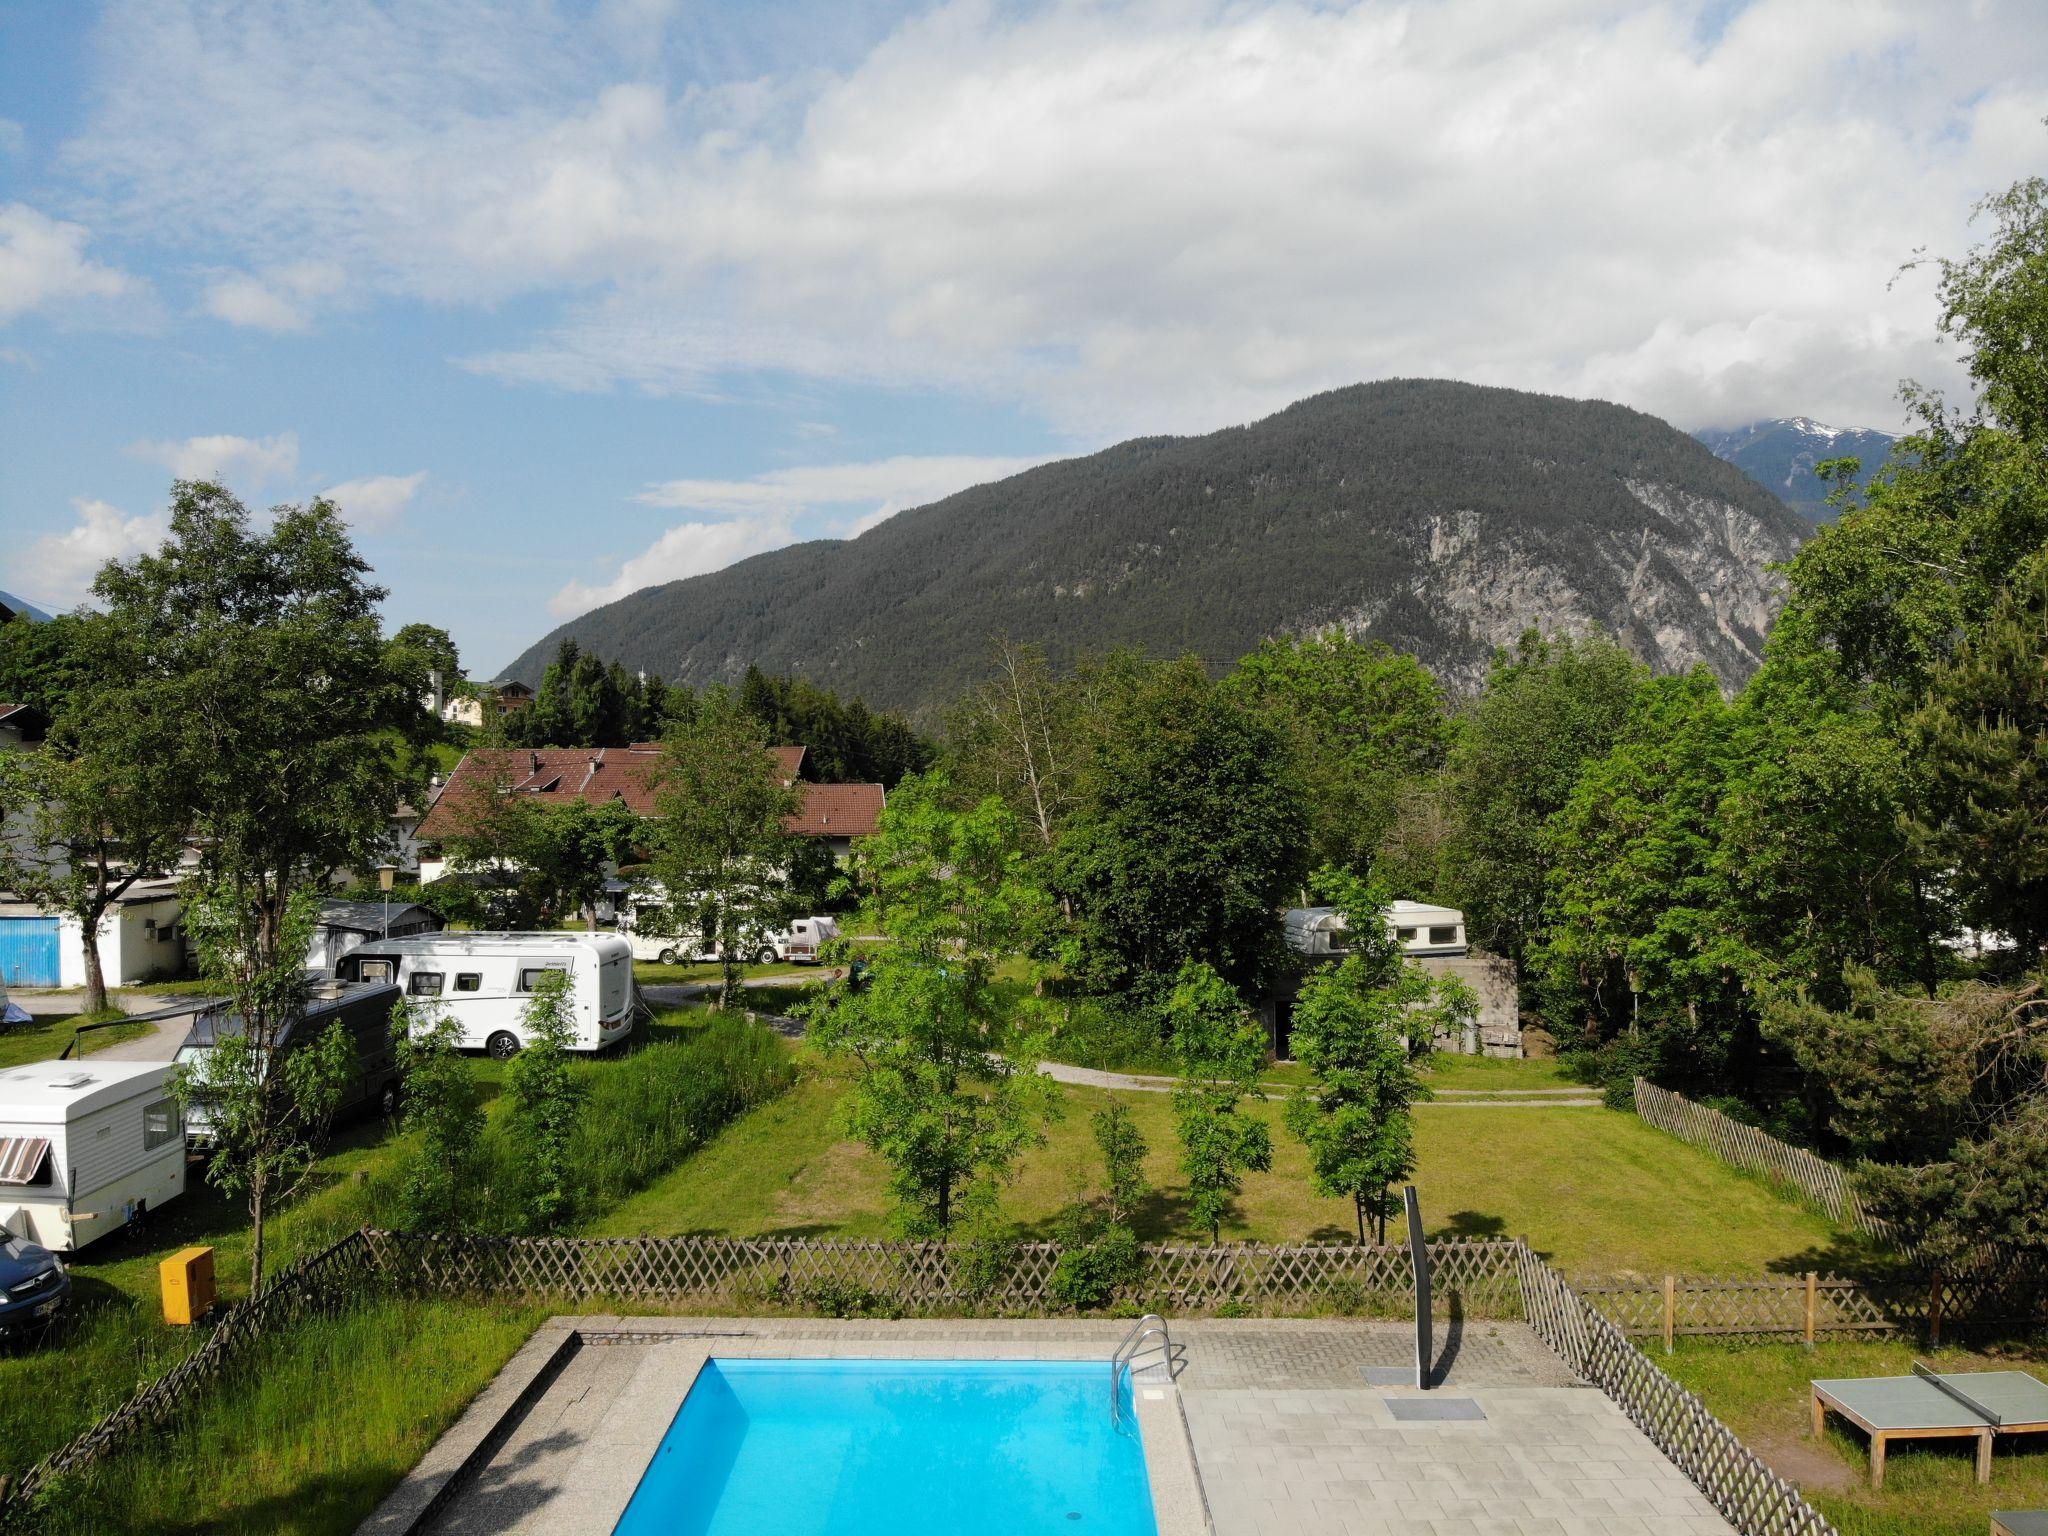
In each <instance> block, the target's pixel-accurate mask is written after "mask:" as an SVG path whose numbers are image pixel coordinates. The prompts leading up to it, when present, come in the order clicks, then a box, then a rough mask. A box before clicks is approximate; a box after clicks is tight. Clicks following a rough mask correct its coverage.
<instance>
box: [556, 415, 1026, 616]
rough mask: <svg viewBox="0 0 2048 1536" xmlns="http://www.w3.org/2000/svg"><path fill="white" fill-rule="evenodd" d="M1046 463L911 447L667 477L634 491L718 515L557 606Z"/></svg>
mask: <svg viewBox="0 0 2048 1536" xmlns="http://www.w3.org/2000/svg"><path fill="white" fill-rule="evenodd" d="M1044 462H1045V460H1044V459H1043V458H995V457H978V456H975V455H969V454H947V455H934V456H932V457H928V458H919V457H913V456H907V455H906V456H901V457H897V458H890V459H876V460H872V461H869V462H865V463H850V464H815V465H805V466H801V467H797V468H790V469H777V470H771V471H769V472H768V473H766V474H762V475H755V476H753V477H752V478H750V479H745V480H701V479H693V480H665V481H663V482H661V483H660V484H659V485H650V486H649V487H648V488H647V489H646V490H644V491H642V492H640V494H639V495H637V496H635V497H634V498H633V499H634V500H635V501H637V502H640V503H642V504H643V505H645V506H650V507H673V508H677V509H679V510H681V511H685V512H696V513H700V514H703V515H705V517H706V518H707V519H718V520H717V521H710V520H707V521H702V522H689V523H682V524H679V525H677V526H676V527H673V528H670V529H669V530H668V531H667V532H666V533H664V534H662V536H661V537H660V538H658V539H656V540H655V541H654V543H653V544H651V545H649V546H648V547H647V548H646V549H645V550H643V551H642V552H641V553H639V554H637V555H635V556H633V557H632V558H631V559H629V560H626V561H624V562H622V563H621V564H620V566H619V570H618V574H617V576H616V577H614V578H613V579H612V580H611V581H608V582H604V583H602V584H596V585H593V584H591V583H587V582H583V581H572V582H570V583H569V584H568V585H567V586H565V587H563V588H562V590H561V591H559V592H557V593H556V594H555V596H554V598H553V599H552V601H550V603H549V604H548V606H549V608H550V609H551V610H552V611H553V612H554V613H555V614H556V615H557V616H558V617H561V618H569V617H572V616H574V615H576V614H579V613H583V612H586V611H587V610H589V609H592V608H595V607H597V606H599V605H600V604H602V603H609V602H613V601H615V600H616V599H618V598H621V597H624V596H625V595H626V594H627V593H629V592H637V591H638V590H639V589H640V588H642V587H651V586H658V585H660V584H661V583H662V582H667V581H680V580H681V579H682V578H683V577H685V576H701V575H703V574H704V573H705V572H707V571H716V570H721V569H723V568H724V567H726V566H728V565H731V564H732V563H733V562H734V561H735V560H743V559H745V558H746V557H747V556H749V555H758V554H764V553H766V552H767V551H768V550H771V549H780V548H781V547H782V546H783V545H785V544H791V543H794V542H795V541H796V540H797V539H798V538H800V537H806V536H809V537H820V536H823V537H831V538H847V539H850V538H857V537H859V536H860V535H861V534H863V533H865V532H867V530H868V529H870V528H872V527H874V525H875V524H877V523H879V522H881V521H883V520H884V519H885V518H889V517H892V516H894V515H895V514H896V513H898V512H900V511H902V510H903V509H904V508H906V507H915V506H922V505H923V504H925V503H926V502H931V501H937V500H939V499H940V498H941V497H944V496H950V495H952V494H953V493H954V492H955V491H961V490H965V489H966V488H967V487H968V486H971V485H982V484H985V483H986V482H988V481H990V480H1000V479H1002V478H1003V477H1004V476H1006V475H1014V474H1016V473H1017V472H1018V471H1019V470H1025V469H1029V468H1030V467H1031V466H1032V465H1034V464H1042V463H1044Z"/></svg>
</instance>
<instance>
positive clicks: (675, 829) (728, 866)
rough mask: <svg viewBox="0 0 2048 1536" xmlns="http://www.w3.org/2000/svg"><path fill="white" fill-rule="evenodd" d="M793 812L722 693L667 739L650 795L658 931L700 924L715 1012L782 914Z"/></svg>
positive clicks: (797, 805)
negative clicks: (661, 913)
mask: <svg viewBox="0 0 2048 1536" xmlns="http://www.w3.org/2000/svg"><path fill="white" fill-rule="evenodd" d="M802 804H803V799H802V794H801V792H800V791H799V790H798V789H797V788H796V787H795V786H794V785H792V784H787V783H785V782H784V781H783V779H782V777H781V773H780V771H779V769H778V768H777V766H776V762H775V759H774V757H773V756H772V755H771V754H770V753H769V751H768V744H767V743H766V742H764V741H762V739H761V735H760V727H759V725H758V723H757V722H756V721H755V720H754V719H753V718H752V717H751V716H749V715H748V714H747V713H746V712H745V711H744V710H742V709H741V708H740V707H739V703H738V701H737V700H736V699H734V698H732V697H731V695H730V694H728V693H726V692H725V691H724V690H722V689H719V690H713V691H712V692H710V693H708V694H706V696H705V697H704V699H703V700H702V701H701V706H700V708H699V709H698V711H697V715H696V719H695V720H694V721H693V722H692V723H691V724H690V725H688V726H678V727H676V728H675V729H674V730H672V731H671V732H670V733H669V737H668V740H667V741H666V742H665V743H664V744H663V748H662V764H661V776H660V780H659V787H658V788H657V790H656V792H655V800H654V808H655V815H656V817H657V821H656V823H655V832H654V838H653V841H654V847H653V850H652V854H653V857H652V858H651V860H650V861H649V862H650V864H651V865H652V868H653V871H654V874H655V877H656V878H657V879H659V880H660V881H661V884H662V887H663V889H664V891H665V892H666V893H667V902H668V911H669V917H668V931H669V932H670V933H672V934H681V933H683V932H684V931H685V929H686V928H689V929H694V928H695V927H696V925H697V924H698V922H700V921H702V922H704V923H705V925H706V928H705V932H704V937H705V938H706V939H708V940H710V941H711V942H712V943H713V944H714V945H715V946H716V950H717V954H718V958H719V964H720V984H719V993H718V1005H719V1006H720V1007H721V1008H724V1007H728V1006H730V1004H731V1002H732V998H733V994H734V990H735V989H736V988H737V987H738V986H739V981H740V966H741V964H742V963H743V962H744V961H745V960H746V958H747V956H748V955H750V954H751V953H753V951H754V950H755V949H757V948H758V947H759V946H760V944H761V941H762V938H763V936H764V935H765V934H766V933H767V932H769V931H770V930H771V929H773V928H775V927H777V926H779V925H780V923H781V922H782V921H783V920H784V919H785V918H786V917H787V915H788V903H787V899H786V893H787V889H788V883H789V871H790V864H791V861H792V859H793V858H794V856H795V851H796V848H795V844H796V839H795V838H794V837H793V836H792V835H791V833H790V832H789V830H788V828H787V825H786V821H787V818H789V817H791V816H794V815H795V814H796V813H797V812H798V810H800V809H801V807H802Z"/></svg>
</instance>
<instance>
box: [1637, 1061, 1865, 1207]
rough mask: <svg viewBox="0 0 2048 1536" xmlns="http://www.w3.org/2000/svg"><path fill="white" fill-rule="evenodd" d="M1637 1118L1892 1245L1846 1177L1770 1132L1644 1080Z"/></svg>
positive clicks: (1640, 1085) (1639, 1091)
mask: <svg viewBox="0 0 2048 1536" xmlns="http://www.w3.org/2000/svg"><path fill="white" fill-rule="evenodd" d="M1636 1113H1637V1114H1638V1115H1639V1116H1641V1117H1642V1119H1643V1121H1644V1123H1645V1124H1648V1125H1653V1126H1655V1127H1656V1128H1657V1129H1658V1130H1660V1131H1665V1132H1668V1133H1669V1134H1671V1135H1673V1136H1676V1137H1677V1138H1678V1139H1679V1140H1681V1141H1689V1142H1691V1143H1692V1144H1693V1145H1694V1146H1696V1147H1704V1148H1706V1149H1707V1150H1708V1151H1709V1152H1712V1153H1713V1154H1714V1155H1715V1156H1717V1157H1719V1158H1720V1159H1721V1160H1722V1161H1723V1162H1725V1163H1727V1164H1729V1165H1730V1166H1732V1167H1736V1168H1740V1169H1742V1170H1743V1171H1744V1172H1745V1173H1753V1174H1755V1175H1757V1176H1758V1177H1759V1178H1761V1179H1764V1180H1767V1181H1768V1182H1770V1183H1772V1184H1776V1185H1777V1186H1778V1187H1779V1188H1781V1189H1783V1190H1786V1191H1787V1192H1789V1193H1790V1194H1792V1195H1794V1196H1795V1197H1797V1198H1800V1199H1803V1200H1808V1201H1811V1202H1812V1203H1813V1204H1814V1205H1815V1206H1817V1207H1818V1208H1819V1209H1821V1210H1823V1211H1825V1212H1826V1213H1827V1214H1828V1216H1829V1217H1830V1218H1831V1219H1833V1220H1835V1221H1838V1222H1841V1223H1842V1224H1843V1225H1844V1226H1848V1227H1853V1228H1854V1229H1856V1230H1857V1231H1859V1232H1866V1233H1868V1234H1869V1235H1870V1236H1872V1237H1875V1238H1878V1239H1879V1240H1881V1241H1885V1242H1889V1241H1890V1240H1891V1236H1892V1233H1891V1229H1890V1227H1889V1226H1887V1225H1886V1224H1885V1223H1884V1222H1883V1221H1880V1220H1879V1219H1878V1218H1877V1217H1875V1216H1871V1215H1868V1214H1866V1213H1865V1211H1864V1209H1863V1206H1862V1204H1861V1202H1860V1201H1858V1200H1857V1198H1856V1190H1855V1186H1854V1185H1853V1184H1852V1183H1851V1182H1850V1178H1849V1175H1848V1173H1847V1172H1846V1171H1844V1170H1843V1169H1841V1168H1839V1167H1837V1166H1836V1165H1835V1164H1833V1163H1831V1162H1829V1161H1828V1160H1827V1159H1826V1158H1824V1157H1816V1156H1814V1154H1813V1153H1811V1152H1809V1151H1807V1150H1806V1149H1805V1148H1804V1147H1795V1146H1792V1145H1791V1144H1790V1143H1788V1142H1783V1141H1780V1140H1778V1138H1777V1137H1775V1136H1773V1135H1771V1134H1770V1133H1769V1132H1767V1131H1760V1130H1758V1129H1757V1128H1756V1127H1755V1126H1753V1125H1744V1124H1743V1123H1742V1122H1741V1121H1740V1120H1731V1119H1729V1118H1728V1117H1727V1116H1726V1115H1724V1114H1722V1113H1721V1112H1720V1111H1719V1110H1717V1109H1709V1108H1708V1107H1707V1106H1706V1105H1704V1104H1695V1103H1694V1102H1693V1101H1692V1100H1691V1099H1688V1098H1687V1097H1685V1095H1684V1094H1681V1093H1673V1092H1671V1091H1670V1090H1669V1089H1668V1088H1659V1087H1658V1086H1657V1085H1656V1084H1655V1083H1653V1082H1650V1081H1648V1080H1647V1079H1645V1078H1640V1077H1639V1078H1637V1079H1636Z"/></svg>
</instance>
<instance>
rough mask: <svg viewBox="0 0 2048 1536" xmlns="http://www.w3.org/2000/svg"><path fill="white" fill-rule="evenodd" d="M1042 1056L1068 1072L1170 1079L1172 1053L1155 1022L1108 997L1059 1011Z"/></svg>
mask: <svg viewBox="0 0 2048 1536" xmlns="http://www.w3.org/2000/svg"><path fill="white" fill-rule="evenodd" d="M1063 1011H1064V1013H1065V1015H1066V1016H1065V1018H1064V1019H1063V1020H1062V1021H1061V1022H1060V1023H1059V1024H1058V1025H1057V1026H1056V1027H1055V1028H1054V1030H1053V1033H1052V1041H1051V1044H1050V1045H1049V1046H1048V1047H1047V1053H1048V1054H1049V1055H1050V1056H1051V1057H1052V1058H1053V1059H1054V1060H1056V1061H1063V1062H1066V1063H1068V1064H1069V1065H1070V1066H1076V1067H1092V1068H1094V1069H1095V1070H1097V1071H1100V1072H1156V1073H1158V1074H1160V1075H1161V1076H1163V1077H1171V1076H1172V1075H1173V1074H1174V1072H1175V1071H1176V1068H1175V1066H1174V1061H1173V1053H1172V1051H1170V1050H1169V1049H1168V1048H1167V1046H1166V1044H1165V1042H1164V1041H1163V1040H1161V1039H1160V1036H1159V1016H1158V1015H1157V1014H1156V1013H1155V1012H1153V1011H1152V1010H1151V1009H1149V1008H1145V1007H1143V1006H1141V1005H1137V1004H1134V1003H1131V1002H1129V1001H1127V1000H1124V999H1121V998H1112V997H1076V998H1073V999H1071V1000H1070V1001H1068V1002H1067V1003H1066V1005H1065V1007H1064V1010H1063Z"/></svg>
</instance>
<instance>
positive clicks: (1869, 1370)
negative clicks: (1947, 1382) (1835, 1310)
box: [1651, 1339, 2048, 1536]
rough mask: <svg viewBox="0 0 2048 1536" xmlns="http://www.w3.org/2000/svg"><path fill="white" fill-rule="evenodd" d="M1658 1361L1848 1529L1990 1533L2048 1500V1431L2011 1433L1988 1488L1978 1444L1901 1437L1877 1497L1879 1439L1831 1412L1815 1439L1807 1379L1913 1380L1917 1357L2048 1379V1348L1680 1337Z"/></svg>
mask: <svg viewBox="0 0 2048 1536" xmlns="http://www.w3.org/2000/svg"><path fill="white" fill-rule="evenodd" d="M1651 1355H1652V1358H1653V1359H1655V1360H1656V1361H1657V1363H1658V1364H1660V1365H1662V1366H1663V1367H1664V1368H1665V1369H1666V1370H1667V1371H1669V1372H1670V1373H1671V1374H1672V1375H1673V1376H1675V1377H1677V1378H1678V1380H1680V1381H1681V1382H1683V1383H1684V1384H1685V1385H1686V1386H1687V1387H1690V1388H1691V1389H1692V1390H1693V1391H1694V1392H1697V1393H1698V1394H1699V1395H1700V1397H1701V1398H1702V1400H1704V1401H1705V1403H1706V1405H1707V1406H1708V1407H1709V1408H1711V1409H1712V1410H1713V1411H1714V1413H1715V1414H1716V1415H1718V1416H1719V1417H1720V1419H1721V1420H1722V1422H1723V1423H1725V1424H1727V1426H1728V1427H1729V1428H1730V1429H1732V1430H1734V1431H1735V1433H1736V1434H1737V1435H1738V1436H1740V1437H1741V1439H1742V1441H1743V1443H1744V1444H1746V1445H1748V1446H1749V1447H1750V1449H1752V1450H1754V1451H1755V1452H1756V1453H1757V1454H1758V1455H1760V1456H1762V1457H1763V1459H1764V1460H1765V1461H1767V1462H1768V1463H1770V1465H1771V1466H1772V1467H1773V1469H1775V1470H1776V1471H1777V1472H1779V1473H1780V1474H1782V1475H1783V1476H1785V1477H1788V1478H1790V1479H1792V1480H1793V1481H1794V1482H1797V1483H1798V1484H1800V1486H1801V1488H1802V1489H1803V1490H1804V1492H1805V1493H1806V1496H1807V1498H1808V1500H1809V1501H1811V1502H1812V1503H1813V1505H1814V1506H1815V1507H1816V1508H1818V1509H1819V1510H1820V1511H1821V1513H1823V1514H1825V1515H1826V1516H1827V1517H1828V1518H1829V1519H1830V1520H1832V1521H1834V1523H1835V1524H1836V1526H1837V1527H1839V1528H1840V1530H1841V1531H1842V1533H1843V1536H1983V1533H1984V1532H1985V1531H1986V1530H1987V1529H1988V1528H1989V1525H1990V1521H1989V1518H1988V1517H1989V1515H1990V1512H1991V1511H1992V1510H1994V1509H2039V1508H2042V1507H2048V1435H2033V1436H2021V1437H2013V1438H2001V1439H2000V1440H1999V1441H1998V1443H1997V1445H1996V1447H1995V1448H1994V1451H1993V1454H1992V1462H1991V1482H1990V1485H1989V1486H1988V1487H1982V1488H1980V1487H1978V1486H1977V1482H1976V1446H1975V1442H1974V1441H1971V1440H1894V1441H1892V1442H1891V1444H1890V1445H1889V1446H1888V1447H1887V1449H1886V1452H1885V1473H1884V1489H1883V1491H1882V1492H1872V1491H1871V1488H1870V1481H1869V1466H1870V1462H1869V1442H1868V1441H1867V1440H1866V1439H1865V1437H1864V1436H1863V1435H1862V1434H1861V1433H1860V1432H1859V1431H1857V1430H1856V1429H1854V1428H1853V1427H1850V1426H1846V1425H1844V1424H1842V1423H1841V1421H1840V1420H1839V1419H1837V1418H1836V1417H1835V1416H1834V1415H1833V1414H1830V1415H1829V1416H1828V1420H1827V1425H1828V1428H1827V1434H1826V1436H1825V1438H1824V1439H1821V1440H1815V1439H1813V1438H1812V1429H1813V1425H1812V1408H1811V1402H1812V1394H1811V1391H1810V1389H1809V1386H1808V1383H1809V1382H1810V1381H1813V1380H1815V1379H1821V1378H1829V1377H1843V1376H1904V1375H1907V1374H1909V1373H1910V1372H1911V1371H1912V1368H1913V1362H1914V1361H1915V1360H1931V1361H1932V1363H1933V1364H1934V1365H1935V1366H1936V1367H1937V1368H1938V1369H1940V1370H1944V1371H1996V1370H2026V1371H2032V1372H2034V1373H2035V1374H2036V1375H2038V1376H2042V1377H2043V1379H2048V1349H2043V1348H2041V1347H2039V1346H2038V1345H2037V1346H2033V1347H2029V1348H2023V1349H2019V1350H2016V1351H2014V1352H2012V1353H2002V1354H1998V1355H1995V1356H1994V1355H1985V1354H1972V1353H1970V1352H1968V1351H1965V1350H1941V1351H1937V1352H1935V1353H1934V1354H1932V1355H1929V1353H1928V1352H1927V1349H1926V1346H1925V1345H1924V1344H1919V1343H1915V1342H1912V1341H1909V1340H1901V1341H1895V1342H1875V1341H1874V1342H1869V1343H1861V1342H1850V1343H1822V1344H1819V1345H1816V1346H1815V1347H1814V1348H1813V1349H1811V1350H1808V1349H1805V1348H1803V1347H1802V1346H1800V1345H1797V1344H1770V1345H1751V1346H1735V1345H1721V1344H1710V1343H1707V1342H1705V1341H1703V1340H1690V1339H1681V1340H1680V1341H1679V1345H1678V1348H1677V1350H1676V1351H1675V1352H1674V1353H1673V1354H1671V1355H1668V1356H1667V1355H1664V1354H1662V1353H1661V1352H1659V1351H1658V1350H1657V1349H1656V1347H1655V1346H1654V1345H1653V1346H1651Z"/></svg>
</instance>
